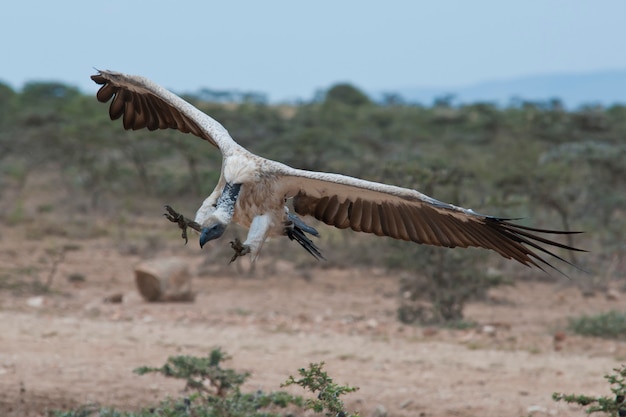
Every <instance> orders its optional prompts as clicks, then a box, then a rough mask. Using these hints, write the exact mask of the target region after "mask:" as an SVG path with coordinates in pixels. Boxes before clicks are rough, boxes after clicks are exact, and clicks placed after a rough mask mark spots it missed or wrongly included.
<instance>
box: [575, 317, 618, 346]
mask: <svg viewBox="0 0 626 417" xmlns="http://www.w3.org/2000/svg"><path fill="white" fill-rule="evenodd" d="M569 328H570V330H572V331H573V332H574V333H576V334H580V335H583V336H595V337H603V338H605V339H619V340H625V339H626V312H623V311H609V312H608V313H600V314H596V315H593V316H582V317H578V318H571V319H570V320H569Z"/></svg>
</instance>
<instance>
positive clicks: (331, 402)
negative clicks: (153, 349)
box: [52, 348, 358, 417]
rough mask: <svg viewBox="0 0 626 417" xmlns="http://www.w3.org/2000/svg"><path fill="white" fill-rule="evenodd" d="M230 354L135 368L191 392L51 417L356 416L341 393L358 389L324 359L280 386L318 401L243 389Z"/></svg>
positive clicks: (177, 358) (242, 377) (174, 358)
mask: <svg viewBox="0 0 626 417" xmlns="http://www.w3.org/2000/svg"><path fill="white" fill-rule="evenodd" d="M226 359H228V356H227V355H226V354H225V353H224V352H223V351H222V350H221V349H220V348H216V349H213V350H212V351H211V353H210V354H209V355H208V356H207V357H195V356H172V357H170V358H168V360H167V363H166V364H165V365H163V366H161V367H159V368H152V367H146V366H144V367H140V368H137V369H135V372H136V373H138V374H140V375H144V374H146V373H159V374H162V375H163V376H166V377H169V378H176V379H182V380H184V381H185V383H186V385H185V390H186V391H192V392H191V393H190V394H189V396H186V397H182V398H168V399H166V400H164V401H162V402H161V403H160V404H158V405H157V406H154V407H146V408H144V409H142V410H141V411H138V412H121V411H117V410H115V409H112V408H107V407H103V408H99V407H94V406H84V407H79V408H77V409H75V410H70V411H57V412H54V413H53V414H52V415H53V416H55V417H92V416H93V417H95V416H98V417H153V416H159V417H177V416H195V417H280V416H290V415H293V413H292V412H290V411H288V410H290V409H293V408H304V409H306V410H313V411H315V412H317V413H321V412H325V415H326V416H341V417H349V416H357V415H358V414H348V413H347V412H346V411H345V410H344V406H343V402H342V401H341V400H340V397H341V396H342V395H344V394H346V393H350V392H353V391H356V390H357V388H352V387H347V386H341V385H337V384H335V383H333V380H332V379H331V378H330V377H329V376H328V375H327V374H326V372H324V371H322V366H323V363H321V364H311V365H309V368H307V369H305V368H302V369H300V370H299V371H298V372H299V374H300V376H301V378H300V379H295V378H293V377H291V376H290V377H289V379H288V380H287V381H286V382H285V383H284V384H283V386H289V385H299V386H301V387H302V388H305V389H307V390H309V391H311V392H313V393H317V399H308V400H305V399H304V398H303V397H301V396H299V395H292V394H289V393H287V392H284V391H274V392H269V393H265V392H263V391H261V390H259V391H256V392H252V393H245V392H242V391H241V385H242V384H243V383H244V382H245V381H246V379H247V378H248V377H249V376H250V374H249V373H247V372H243V373H239V372H236V371H234V370H232V369H224V368H222V367H221V366H220V364H221V362H222V361H223V360H226Z"/></svg>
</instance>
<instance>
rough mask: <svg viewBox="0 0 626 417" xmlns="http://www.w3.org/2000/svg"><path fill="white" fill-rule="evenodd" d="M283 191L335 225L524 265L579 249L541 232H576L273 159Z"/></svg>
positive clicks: (298, 206)
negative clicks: (480, 251) (479, 251)
mask: <svg viewBox="0 0 626 417" xmlns="http://www.w3.org/2000/svg"><path fill="white" fill-rule="evenodd" d="M272 166H273V170H274V171H275V173H276V176H277V178H278V181H279V182H280V184H281V185H280V189H281V192H282V191H284V193H285V195H287V196H290V197H293V205H294V210H295V211H296V212H297V213H298V214H301V215H303V216H304V215H311V216H313V217H315V218H316V219H318V220H320V221H322V222H324V223H326V224H329V225H331V226H335V227H337V228H339V229H346V228H350V229H352V230H355V231H357V232H366V233H373V234H375V235H378V236H389V237H392V238H395V239H402V240H407V241H413V242H416V243H423V244H427V245H434V246H445V247H450V248H453V247H469V246H475V247H481V248H485V249H491V250H494V251H496V252H498V253H499V254H500V255H502V256H504V257H505V258H509V259H514V260H516V261H518V262H521V263H522V264H524V265H527V266H535V267H538V268H539V269H543V268H542V265H544V266H549V267H552V268H554V267H553V266H552V265H551V264H550V263H548V262H547V261H546V260H544V259H543V258H542V257H541V256H540V254H541V253H543V254H547V255H550V256H552V257H554V258H557V259H559V260H561V261H563V262H566V263H569V262H568V261H566V260H565V259H563V258H562V257H560V256H559V255H557V254H555V253H554V252H553V251H552V250H550V249H546V248H545V247H544V246H542V245H545V246H547V247H557V248H563V249H567V250H572V251H582V250H581V249H577V248H574V247H571V246H568V245H564V244H562V243H559V242H556V241H554V240H550V239H547V238H545V237H543V236H541V235H542V234H544V233H548V234H572V233H578V232H568V231H555V230H544V229H535V228H529V227H525V226H521V225H518V224H515V223H512V222H511V221H510V220H511V219H502V218H497V217H492V216H485V215H482V214H479V213H476V212H474V211H473V210H469V209H465V208H462V207H457V206H454V205H451V204H446V203H443V202H441V201H438V200H435V199H433V198H431V197H428V196H427V195H424V194H422V193H420V192H418V191H415V190H411V189H407V188H401V187H396V186H392V185H385V184H381V183H376V182H371V181H365V180H361V179H358V178H353V177H348V176H344V175H338V174H329V173H323V172H312V171H304V170H298V169H293V168H290V167H288V166H286V165H283V164H278V163H275V165H272Z"/></svg>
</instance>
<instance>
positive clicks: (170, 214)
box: [163, 204, 197, 245]
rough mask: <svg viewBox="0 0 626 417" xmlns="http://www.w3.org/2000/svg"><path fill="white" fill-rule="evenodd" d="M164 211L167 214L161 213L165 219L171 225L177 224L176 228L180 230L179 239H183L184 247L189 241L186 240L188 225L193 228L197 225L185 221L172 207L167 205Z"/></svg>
mask: <svg viewBox="0 0 626 417" xmlns="http://www.w3.org/2000/svg"><path fill="white" fill-rule="evenodd" d="M165 210H167V213H163V215H164V216H165V218H166V219H167V220H169V221H171V222H172V223H178V227H180V228H181V230H182V233H181V237H182V238H183V239H185V245H186V244H187V243H188V242H189V239H188V238H187V227H189V226H190V225H191V226H192V227H193V225H196V224H197V223H195V222H190V221H188V220H187V219H185V216H183V215H182V214H180V213H178V212H177V211H176V210H174V209H173V208H172V207H170V206H169V205H167V204H166V205H165ZM192 223H193V225H192Z"/></svg>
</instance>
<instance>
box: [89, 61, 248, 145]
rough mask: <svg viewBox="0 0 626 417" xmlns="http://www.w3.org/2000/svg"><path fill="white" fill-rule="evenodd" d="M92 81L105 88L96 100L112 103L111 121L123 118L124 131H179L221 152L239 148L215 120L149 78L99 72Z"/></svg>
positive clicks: (93, 76)
mask: <svg viewBox="0 0 626 417" xmlns="http://www.w3.org/2000/svg"><path fill="white" fill-rule="evenodd" d="M91 79H92V80H93V81H94V82H96V84H100V85H102V87H100V90H98V93H97V94H96V97H97V98H98V101H100V102H102V103H106V102H107V101H109V100H111V99H112V100H111V105H110V107H109V116H111V120H117V119H119V118H120V117H122V121H123V123H124V129H127V130H129V129H133V130H137V129H144V128H147V129H149V130H156V129H168V128H171V129H178V130H180V131H181V132H183V133H193V134H194V135H196V136H198V137H200V138H202V139H204V140H207V141H208V142H210V143H211V144H213V145H214V146H216V147H217V148H219V149H220V151H221V152H222V153H228V151H229V150H230V149H231V148H232V147H234V146H238V145H237V144H236V143H235V141H234V140H233V139H232V138H231V137H230V135H229V134H228V131H227V130H226V129H225V128H224V127H223V126H222V125H221V124H220V123H219V122H217V121H216V120H215V119H213V118H212V117H210V116H208V115H207V114H205V113H203V112H201V111H200V110H198V109H197V108H196V107H194V106H193V105H191V104H189V103H188V102H186V101H185V100H183V99H182V98H180V97H178V96H177V95H176V94H173V93H171V92H169V91H168V90H166V89H165V88H163V87H161V86H160V85H158V84H155V83H153V82H152V81H150V80H148V79H147V78H144V77H140V76H135V75H127V74H122V73H119V72H113V71H99V72H98V74H96V75H92V76H91Z"/></svg>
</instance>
